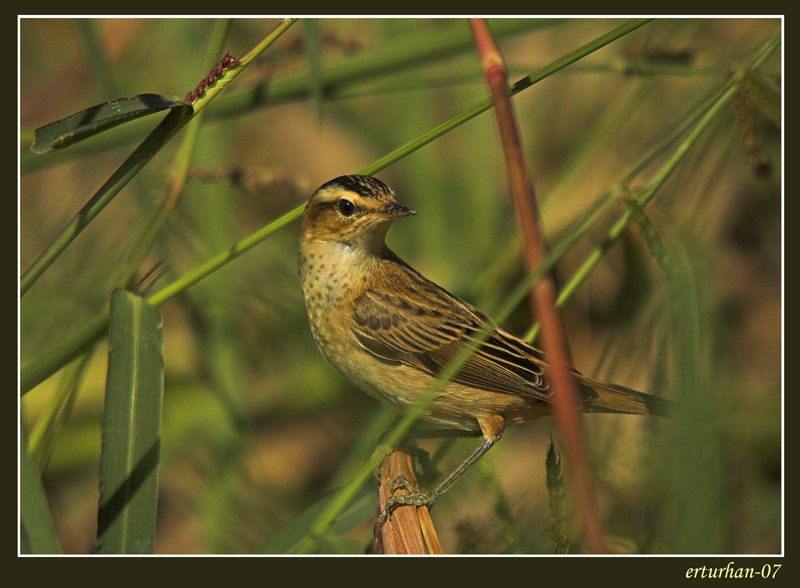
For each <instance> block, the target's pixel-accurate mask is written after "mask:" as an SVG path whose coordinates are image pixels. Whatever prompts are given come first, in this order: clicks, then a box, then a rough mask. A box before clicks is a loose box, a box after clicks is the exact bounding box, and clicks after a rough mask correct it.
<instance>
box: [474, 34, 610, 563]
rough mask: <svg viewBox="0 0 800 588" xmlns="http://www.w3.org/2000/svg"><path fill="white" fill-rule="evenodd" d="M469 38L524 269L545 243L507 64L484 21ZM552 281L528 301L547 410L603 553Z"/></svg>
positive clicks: (590, 535)
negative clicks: (496, 137) (548, 388)
mask: <svg viewBox="0 0 800 588" xmlns="http://www.w3.org/2000/svg"><path fill="white" fill-rule="evenodd" d="M470 24H471V26H472V31H473V34H474V36H475V44H476V46H477V48H478V52H479V54H480V57H481V64H482V66H483V70H484V76H485V78H486V82H487V85H488V86H489V88H490V91H491V93H492V99H493V100H494V104H495V108H494V110H495V115H496V118H497V127H498V130H499V132H500V142H501V144H502V146H503V154H504V157H505V161H506V173H507V177H508V183H509V188H510V192H511V197H512V200H513V201H514V208H515V210H516V214H517V220H518V222H519V224H520V226H521V229H522V236H523V243H524V252H525V263H526V266H527V268H528V270H529V271H530V270H532V269H534V268H536V267H538V266H539V265H541V262H542V261H543V260H544V258H545V257H546V253H545V244H544V238H543V236H542V233H541V231H540V229H539V227H540V221H539V211H538V205H537V202H536V197H535V195H534V191H533V182H532V181H531V178H530V176H529V174H528V169H527V166H526V165H525V157H524V154H523V150H522V141H521V139H520V136H519V130H518V128H517V121H516V116H515V114H514V108H513V106H512V104H511V99H510V98H509V96H508V91H507V88H508V83H507V75H508V73H507V69H506V65H505V62H504V60H503V58H502V55H501V54H500V52H499V50H498V49H497V45H496V44H495V42H494V39H493V38H492V35H491V32H490V31H489V28H488V26H487V25H486V21H485V20H483V19H470ZM555 292H556V287H555V284H554V283H553V280H552V277H550V274H546V275H544V276H543V277H542V279H541V280H539V281H538V282H537V283H536V284H534V286H533V288H532V290H531V301H530V302H531V307H532V310H533V311H534V315H535V316H538V317H539V320H540V321H541V323H542V346H543V348H544V351H545V353H547V355H548V358H549V361H550V373H549V376H550V380H551V383H552V386H553V414H554V416H555V421H556V425H557V426H558V428H559V430H560V432H561V434H562V436H563V439H564V446H565V450H566V453H567V456H568V460H569V463H570V465H571V468H570V470H569V471H570V475H571V476H572V480H573V483H574V486H575V492H576V494H577V501H578V505H579V509H580V512H581V514H582V515H583V524H584V526H585V531H586V543H587V547H588V550H589V551H590V552H592V553H605V552H607V551H608V546H607V545H606V542H605V537H604V533H603V525H602V522H601V520H600V515H599V512H598V505H597V496H596V493H595V489H594V482H593V479H592V475H591V468H590V465H589V458H588V456H587V451H586V440H585V438H586V435H585V433H584V430H583V421H582V420H581V418H580V410H579V401H578V392H577V388H576V385H575V381H574V378H573V377H572V376H571V375H570V373H569V368H568V366H569V364H570V360H569V346H568V343H567V337H566V334H565V332H564V324H563V319H562V317H560V316H559V315H558V313H557V312H556V304H555V301H556V294H555Z"/></svg>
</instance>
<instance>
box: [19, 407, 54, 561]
mask: <svg viewBox="0 0 800 588" xmlns="http://www.w3.org/2000/svg"><path fill="white" fill-rule="evenodd" d="M19 514H20V523H21V526H22V528H21V531H22V532H23V534H24V538H25V540H26V541H27V546H28V548H29V549H30V551H31V552H32V553H40V554H53V553H63V549H62V548H61V540H60V539H59V538H58V531H57V530H56V524H55V522H54V521H53V515H52V514H51V513H50V506H49V505H48V503H47V495H46V494H45V491H44V487H43V486H42V479H41V477H40V476H39V470H38V469H37V468H36V464H35V463H33V458H31V456H30V454H29V453H28V432H27V430H26V429H25V424H24V423H22V422H20V424H19Z"/></svg>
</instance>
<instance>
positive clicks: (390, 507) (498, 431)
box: [376, 417, 504, 526]
mask: <svg viewBox="0 0 800 588" xmlns="http://www.w3.org/2000/svg"><path fill="white" fill-rule="evenodd" d="M503 426H504V422H503V419H502V418H501V417H496V418H492V419H486V421H485V422H481V430H482V431H483V433H484V437H483V440H482V441H481V443H480V445H478V446H477V447H476V448H475V450H474V451H473V452H472V453H470V454H469V455H468V456H467V457H466V459H465V460H464V461H462V462H461V464H459V466H458V467H457V468H456V469H455V470H453V472H452V473H450V475H448V476H447V477H446V478H445V479H444V480H442V482H441V483H440V484H439V485H438V486H436V488H434V489H433V490H431V491H429V492H423V491H421V490H419V489H417V488H415V487H413V486H412V485H411V484H410V483H409V482H408V480H406V479H405V478H404V477H403V476H398V477H397V478H395V479H394V481H393V482H392V491H393V492H394V491H396V490H399V489H401V488H402V489H403V490H405V491H406V492H408V494H401V495H398V496H392V497H390V498H389V499H388V500H387V501H386V504H385V506H384V508H383V510H382V511H381V513H380V514H379V515H378V520H377V521H376V526H380V525H382V524H383V523H385V522H386V520H387V519H388V518H390V517H391V516H392V512H394V510H395V509H397V508H398V507H399V506H408V505H413V506H427V507H429V508H430V507H431V506H433V505H434V504H435V503H436V501H437V500H439V499H440V498H441V497H442V495H443V494H444V493H445V492H447V491H448V490H449V489H450V487H451V486H452V485H453V484H455V482H456V480H458V479H459V478H460V477H461V476H462V475H464V473H465V472H466V471H467V470H468V469H469V468H471V467H472V466H473V465H474V464H475V462H476V461H478V460H479V459H480V458H481V457H482V456H483V455H484V454H485V453H486V452H487V451H489V450H490V449H491V448H492V446H493V445H494V444H495V443H497V441H499V439H500V437H501V436H502V434H503Z"/></svg>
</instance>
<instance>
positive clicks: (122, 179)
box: [20, 19, 296, 296]
mask: <svg viewBox="0 0 800 588" xmlns="http://www.w3.org/2000/svg"><path fill="white" fill-rule="evenodd" d="M295 20H296V19H295ZM295 20H291V19H288V20H285V21H283V22H282V23H281V24H279V25H278V26H277V27H275V29H274V30H273V31H272V32H271V33H270V34H269V35H267V37H265V38H264V40H262V41H261V42H260V43H259V44H258V45H256V47H254V48H253V50H252V51H250V53H248V54H247V55H246V56H245V57H244V58H242V60H241V63H240V64H239V65H238V66H236V67H233V68H231V69H229V70H227V71H225V72H224V73H223V75H222V76H221V77H220V78H219V79H218V80H217V81H216V83H215V84H214V85H213V86H212V87H211V88H210V89H209V90H208V91H207V92H205V93H204V94H203V96H202V97H201V98H199V99H198V100H197V101H196V102H195V103H194V104H193V105H192V107H193V113H191V112H187V110H186V109H185V108H177V109H173V110H171V111H170V112H169V113H168V114H167V116H166V117H164V119H163V120H162V121H161V122H160V123H159V124H158V126H157V127H156V128H155V129H153V131H152V132H151V133H150V134H149V135H148V136H147V138H145V140H144V141H143V142H142V143H141V144H140V145H139V147H137V148H136V149H135V150H134V152H133V153H131V155H130V156H129V157H128V158H127V159H126V160H125V161H124V162H123V163H122V165H121V166H120V167H119V168H117V170H116V171H115V172H114V173H113V174H112V175H111V177H110V178H109V179H108V180H107V181H106V182H105V184H103V186H102V187H101V188H100V189H99V190H98V191H97V192H96V193H95V195H94V196H92V198H91V199H90V200H89V202H87V203H86V205H84V207H83V208H82V209H81V211H80V212H79V213H78V214H77V215H76V216H75V217H74V218H73V219H72V221H70V222H69V223H68V224H67V226H66V227H65V228H64V229H63V230H62V231H61V233H59V235H58V236H57V237H56V238H55V239H54V240H53V241H52V242H51V243H50V245H49V246H48V247H47V248H46V249H45V250H44V252H42V254H41V255H40V256H39V257H38V258H37V259H36V260H35V261H34V262H33V264H31V266H30V267H29V268H28V269H27V270H26V271H25V272H24V273H23V275H22V279H21V280H20V296H24V295H25V293H26V292H27V291H28V290H29V289H30V288H31V286H33V284H34V283H36V281H37V280H38V279H39V278H40V277H41V275H42V274H43V273H44V272H45V271H46V270H47V268H49V267H50V266H51V265H52V264H53V262H55V260H56V259H58V257H59V256H60V255H61V254H62V253H63V252H64V250H65V249H66V248H67V247H68V246H69V245H70V244H71V243H72V242H73V241H74V240H75V239H76V238H77V237H78V235H80V234H81V232H83V229H84V228H86V226H88V225H89V223H91V222H92V221H93V220H94V219H95V218H96V217H97V215H98V214H100V212H101V211H102V210H103V209H104V208H105V207H106V206H107V205H108V203H109V202H111V200H113V199H114V197H115V196H116V195H117V194H119V193H120V191H122V189H123V188H124V187H125V186H126V185H127V184H128V182H130V180H131V179H132V178H133V177H134V176H135V175H136V174H138V173H139V172H140V171H141V170H142V169H143V168H144V166H146V165H147V164H148V163H149V162H150V160H151V159H153V157H155V156H156V155H157V154H158V153H159V152H160V151H161V149H162V148H163V147H164V145H166V144H167V143H168V142H169V140H170V139H171V138H172V137H173V136H175V135H176V134H177V133H178V131H180V130H181V129H182V128H183V127H184V126H185V125H186V123H188V122H189V120H191V119H192V116H193V115H196V114H198V113H199V112H201V111H202V110H203V108H205V107H206V106H207V105H208V104H209V103H210V102H211V101H212V100H213V99H214V97H215V96H216V95H217V94H219V92H221V91H222V90H223V89H224V88H225V86H227V85H228V84H229V83H230V82H231V81H232V80H233V79H234V78H235V77H236V76H238V75H239V73H241V72H242V71H243V69H244V68H245V67H246V66H247V65H249V64H250V63H251V62H252V61H253V60H254V59H255V58H256V57H257V56H258V55H259V54H260V53H262V52H263V51H264V50H265V49H266V48H267V47H269V46H270V45H271V44H272V43H274V42H275V40H276V39H278V37H280V35H282V34H283V32H285V31H286V30H287V29H288V28H289V27H290V26H292V24H294V22H295Z"/></svg>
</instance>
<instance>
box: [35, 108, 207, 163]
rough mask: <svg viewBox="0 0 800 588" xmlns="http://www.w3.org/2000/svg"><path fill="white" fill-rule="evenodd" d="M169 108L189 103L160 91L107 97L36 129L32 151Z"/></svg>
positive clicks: (64, 144)
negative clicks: (100, 101) (104, 100)
mask: <svg viewBox="0 0 800 588" xmlns="http://www.w3.org/2000/svg"><path fill="white" fill-rule="evenodd" d="M172 108H184V109H188V110H189V111H191V108H192V107H191V106H189V105H188V104H186V102H185V101H184V100H182V99H181V98H176V97H174V96H164V95H162V94H139V95H138V96H134V97H133V98H119V99H118V100H109V101H108V102H105V103H104V104H98V105H97V106H92V107H91V108H87V109H86V110H81V111H80V112H76V113H75V114H73V115H71V116H68V117H66V118H62V119H61V120H57V121H56V122H53V123H50V124H49V125H45V126H43V127H39V128H38V129H36V132H35V134H34V141H33V145H31V151H33V152H34V153H38V154H40V155H41V154H44V153H49V152H50V151H53V150H55V149H63V148H64V147H69V146H70V145H72V144H74V143H77V142H79V141H83V140H84V139H87V138H88V137H92V136H94V135H97V134H99V133H102V132H103V131H106V130H108V129H111V128H113V127H116V126H119V125H121V124H124V123H126V122H129V121H131V120H134V119H137V118H141V117H143V116H147V115H149V114H154V113H156V112H162V111H164V110H169V109H172Z"/></svg>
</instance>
